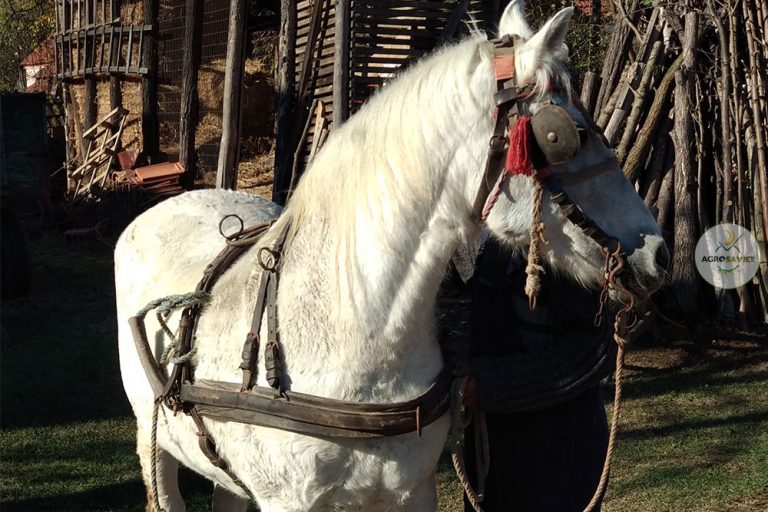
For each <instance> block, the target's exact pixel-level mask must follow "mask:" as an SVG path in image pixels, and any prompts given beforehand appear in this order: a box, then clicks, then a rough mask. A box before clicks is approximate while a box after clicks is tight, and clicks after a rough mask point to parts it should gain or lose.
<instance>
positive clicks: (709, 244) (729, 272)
mask: <svg viewBox="0 0 768 512" xmlns="http://www.w3.org/2000/svg"><path fill="white" fill-rule="evenodd" d="M695 258H696V268H697V269H698V270H699V273H700V274H701V277H703V278H704V280H705V281H706V282H708V283H709V284H711V285H712V286H714V287H716V288H727V289H729V288H737V287H739V286H743V285H745V284H746V283H748V282H749V281H750V279H752V278H753V277H754V275H755V273H756V272H757V269H758V267H759V266H760V249H759V246H758V245H757V240H756V239H755V236H754V235H753V234H752V232H750V231H749V230H747V229H744V228H743V227H741V226H739V225H738V224H718V225H717V226H715V227H712V228H709V229H708V230H707V231H706V232H705V233H704V234H703V235H702V236H701V238H699V242H698V243H697V244H696V251H695Z"/></svg>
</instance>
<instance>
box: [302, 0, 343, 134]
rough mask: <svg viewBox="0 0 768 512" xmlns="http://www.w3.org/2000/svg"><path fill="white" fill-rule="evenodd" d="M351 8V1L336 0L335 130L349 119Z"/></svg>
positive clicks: (334, 50) (334, 53)
mask: <svg viewBox="0 0 768 512" xmlns="http://www.w3.org/2000/svg"><path fill="white" fill-rule="evenodd" d="M349 8H350V0H336V19H335V27H336V33H335V36H334V44H333V58H334V62H333V129H336V128H337V127H338V126H340V125H341V123H343V122H344V121H346V120H347V118H348V117H349ZM310 114H311V113H310ZM315 136H317V134H315Z"/></svg>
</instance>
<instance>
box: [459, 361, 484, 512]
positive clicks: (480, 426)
mask: <svg viewBox="0 0 768 512" xmlns="http://www.w3.org/2000/svg"><path fill="white" fill-rule="evenodd" d="M469 379H470V377H469V376H463V377H457V378H456V379H454V381H453V383H452V384H451V461H452V462H453V468H454V470H455V471H456V477H457V478H458V479H459V482H460V483H461V486H462V487H463V488H464V494H465V495H466V496H467V499H468V500H469V503H470V504H471V505H472V508H474V509H475V511H476V512H483V508H482V506H481V505H480V502H481V501H483V493H484V490H485V478H486V477H487V476H488V469H489V464H488V462H489V459H490V449H489V444H488V431H487V429H486V425H485V414H484V413H482V412H481V411H476V412H475V415H474V421H475V452H476V456H475V461H476V464H477V482H478V485H477V489H478V490H477V491H475V490H474V488H473V487H472V483H471V482H470V481H469V477H468V476H467V469H466V465H465V463H464V430H465V429H466V428H467V426H468V425H469V424H470V422H471V421H472V414H468V413H467V411H466V409H465V407H464V390H465V389H466V385H467V382H468V381H469Z"/></svg>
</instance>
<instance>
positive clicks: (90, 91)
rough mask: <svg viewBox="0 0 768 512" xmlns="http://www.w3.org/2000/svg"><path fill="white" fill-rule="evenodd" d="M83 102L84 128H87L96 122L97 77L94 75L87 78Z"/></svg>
mask: <svg viewBox="0 0 768 512" xmlns="http://www.w3.org/2000/svg"><path fill="white" fill-rule="evenodd" d="M83 102H84V105H83V129H84V130H87V129H88V128H90V127H91V126H93V125H94V124H96V79H95V78H93V77H92V76H90V77H86V79H85V93H84V96H83Z"/></svg>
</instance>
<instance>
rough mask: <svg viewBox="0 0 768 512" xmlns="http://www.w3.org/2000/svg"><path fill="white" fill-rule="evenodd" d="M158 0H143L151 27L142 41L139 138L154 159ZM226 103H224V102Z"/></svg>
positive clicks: (157, 142) (157, 140)
mask: <svg viewBox="0 0 768 512" xmlns="http://www.w3.org/2000/svg"><path fill="white" fill-rule="evenodd" d="M158 4H159V0H144V23H145V24H149V25H152V31H151V32H150V34H149V37H148V38H147V39H146V41H144V55H143V58H142V61H143V62H144V65H145V66H146V67H147V74H146V75H144V76H143V77H142V78H141V95H142V103H141V110H142V112H141V138H142V145H143V151H144V154H145V155H146V156H147V158H148V159H149V160H150V162H151V160H152V159H154V157H155V156H156V155H157V153H158V151H159V150H160V134H159V131H158V125H157V11H158ZM225 103H226V102H225Z"/></svg>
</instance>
